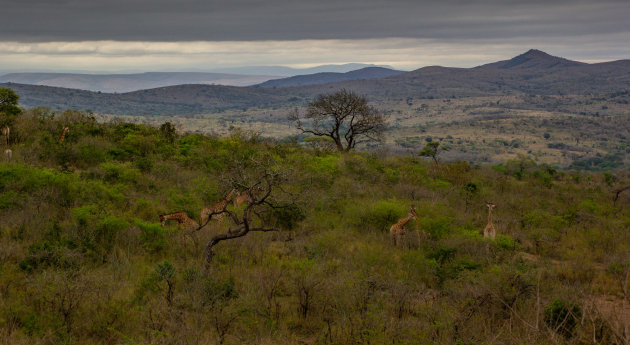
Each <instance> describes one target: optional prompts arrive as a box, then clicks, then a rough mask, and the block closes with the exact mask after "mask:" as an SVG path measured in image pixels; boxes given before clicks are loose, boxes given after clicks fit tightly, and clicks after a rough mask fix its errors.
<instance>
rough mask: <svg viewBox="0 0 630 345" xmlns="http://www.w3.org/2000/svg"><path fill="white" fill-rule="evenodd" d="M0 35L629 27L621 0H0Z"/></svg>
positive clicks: (299, 35)
mask: <svg viewBox="0 0 630 345" xmlns="http://www.w3.org/2000/svg"><path fill="white" fill-rule="evenodd" d="M3 2H4V3H5V5H4V6H2V7H3V8H2V11H0V41H31V42H37V41H39V42H44V41H82V40H123V41H124V40H137V41H182V40H184V41H196V40H201V41H231V40H236V41H239V40H244V41H251V40H297V39H357V38H383V37H414V38H433V39H472V38H489V39H492V38H511V37H514V38H516V37H536V36H545V37H549V36H557V37H563V36H579V35H586V34H610V33H623V32H630V21H628V19H627V18H628V16H629V15H630V1H627V0H601V1H582V0H556V1H553V0H546V1H542V0H533V1H522V0H468V1H454V0H446V1H444V0H441V1H439V0H431V1H426V0H416V1H413V0H409V1H406V0H343V1H339V0H334V1H331V0H318V1H314V0H309V1H295V0H266V1H261V0H231V1H218V0H210V1H208V0H183V1H173V0H108V1H91V0H5V1H3Z"/></svg>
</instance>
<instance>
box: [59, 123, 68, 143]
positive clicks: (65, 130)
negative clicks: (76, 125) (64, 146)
mask: <svg viewBox="0 0 630 345" xmlns="http://www.w3.org/2000/svg"><path fill="white" fill-rule="evenodd" d="M69 131H70V128H68V127H67V126H66V127H64V128H63V131H62V132H61V136H60V137H59V142H60V143H63V141H64V139H66V134H68V132H69Z"/></svg>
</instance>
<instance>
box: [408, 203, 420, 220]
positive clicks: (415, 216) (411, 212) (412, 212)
mask: <svg viewBox="0 0 630 345" xmlns="http://www.w3.org/2000/svg"><path fill="white" fill-rule="evenodd" d="M409 217H411V219H418V214H417V213H416V207H415V206H413V205H411V207H410V208H409Z"/></svg>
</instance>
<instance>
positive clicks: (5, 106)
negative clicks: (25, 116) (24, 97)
mask: <svg viewBox="0 0 630 345" xmlns="http://www.w3.org/2000/svg"><path fill="white" fill-rule="evenodd" d="M19 99H20V96H18V95H17V94H16V93H15V91H13V90H12V89H8V88H4V87H2V88H0V125H2V126H4V125H8V124H11V123H13V121H14V120H15V117H16V116H18V115H20V114H21V113H22V109H20V107H18V100H19Z"/></svg>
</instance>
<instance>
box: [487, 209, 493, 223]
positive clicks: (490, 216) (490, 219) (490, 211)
mask: <svg viewBox="0 0 630 345" xmlns="http://www.w3.org/2000/svg"><path fill="white" fill-rule="evenodd" d="M488 224H492V208H490V207H488Z"/></svg>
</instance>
